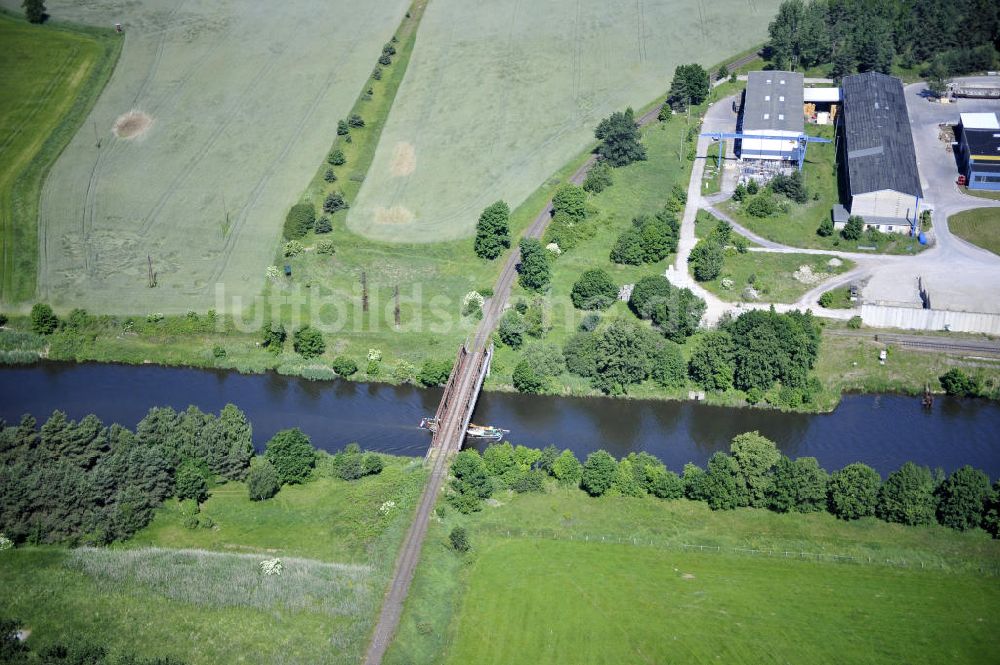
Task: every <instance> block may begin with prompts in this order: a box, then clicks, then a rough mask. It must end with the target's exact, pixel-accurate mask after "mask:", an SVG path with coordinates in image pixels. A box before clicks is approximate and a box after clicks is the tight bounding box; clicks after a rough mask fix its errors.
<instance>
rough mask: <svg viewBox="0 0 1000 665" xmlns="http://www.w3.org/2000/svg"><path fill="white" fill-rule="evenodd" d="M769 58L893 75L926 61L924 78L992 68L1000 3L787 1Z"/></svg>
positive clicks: (839, 72)
mask: <svg viewBox="0 0 1000 665" xmlns="http://www.w3.org/2000/svg"><path fill="white" fill-rule="evenodd" d="M768 34H769V36H770V40H769V41H768V44H767V55H768V57H769V58H770V60H771V61H772V62H773V63H774V66H775V67H776V68H778V69H808V68H811V67H816V66H819V65H826V64H831V65H832V71H831V74H832V75H833V76H834V78H838V79H839V78H841V77H843V76H846V75H848V74H852V73H854V72H855V71H858V72H867V71H879V72H883V73H886V74H888V73H890V71H891V69H892V66H893V64H898V65H899V66H901V67H904V68H912V67H915V66H918V65H925V67H924V70H925V75H926V73H927V72H928V71H931V70H936V71H937V72H938V73H939V75H940V73H941V72H943V75H945V76H947V75H955V74H962V73H968V72H974V71H984V70H988V69H993V68H994V66H995V64H996V62H997V60H998V57H1000V54H998V49H1000V5H998V4H997V3H996V2H992V1H991V0H954V1H953V2H941V0H883V1H882V2H869V1H867V0H809V1H806V0H785V1H784V2H782V3H781V6H780V7H779V9H778V13H777V15H776V16H775V18H774V20H773V21H772V22H771V24H770V25H769V27H768Z"/></svg>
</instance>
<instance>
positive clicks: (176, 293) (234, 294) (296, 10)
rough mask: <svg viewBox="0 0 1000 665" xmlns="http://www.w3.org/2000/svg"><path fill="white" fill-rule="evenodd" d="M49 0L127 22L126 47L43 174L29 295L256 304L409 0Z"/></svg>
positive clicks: (52, 8)
mask: <svg viewBox="0 0 1000 665" xmlns="http://www.w3.org/2000/svg"><path fill="white" fill-rule="evenodd" d="M47 4H48V10H49V12H50V13H51V14H52V16H53V19H54V20H71V21H75V22H79V23H85V24H96V25H101V26H111V25H113V24H114V23H115V22H116V21H121V22H123V24H124V28H125V40H126V42H127V44H128V46H127V48H125V49H124V51H123V56H122V58H121V61H120V62H119V64H118V67H117V68H116V70H115V75H114V76H113V77H112V79H111V81H110V82H109V84H108V86H107V87H106V88H105V90H104V92H103V93H102V95H101V96H100V99H98V101H97V103H96V105H95V106H94V108H93V110H92V111H91V113H90V115H89V117H88V118H87V119H86V121H85V122H84V123H83V125H82V127H81V128H80V131H79V132H77V134H76V136H75V137H74V138H73V139H72V141H70V143H69V145H68V146H67V147H66V149H65V151H63V153H62V155H61V156H60V157H59V159H58V160H57V161H56V163H55V165H54V166H53V167H52V170H51V172H50V174H49V176H48V178H47V180H46V186H45V188H44V190H43V192H42V198H41V204H40V216H39V225H40V228H39V233H40V236H39V237H40V243H41V247H40V251H41V252H42V254H41V256H42V257H43V258H42V261H41V263H40V265H39V281H38V294H39V296H40V297H41V298H42V299H45V300H48V301H51V302H52V303H53V304H55V305H59V306H62V307H69V306H83V307H86V308H88V309H90V310H92V311H103V312H114V313H134V314H148V313H151V312H167V313H169V312H174V313H184V312H186V311H189V310H198V311H204V310H206V309H208V308H210V307H214V308H216V309H219V310H220V311H221V310H222V309H223V307H222V306H220V301H221V305H225V306H226V307H227V308H229V307H232V308H234V309H237V310H238V309H241V308H246V307H247V306H248V305H250V304H252V301H253V298H255V297H256V296H258V295H259V294H260V292H261V290H262V288H263V285H264V280H265V268H266V267H267V266H268V265H269V264H271V263H272V262H273V261H272V258H273V252H274V247H275V244H276V241H277V239H278V237H279V235H280V229H281V220H283V219H284V216H285V213H286V212H287V210H288V208H289V206H290V205H291V204H293V203H294V202H295V200H296V198H297V197H298V194H299V193H300V192H301V189H302V186H303V184H304V183H306V182H308V181H309V178H311V177H312V175H313V173H314V172H315V169H316V165H317V163H319V162H320V161H321V160H322V159H323V157H324V155H325V154H326V151H327V150H328V148H329V146H330V142H331V140H332V139H333V137H334V136H335V135H336V126H337V121H338V120H339V119H341V118H344V117H346V116H347V114H348V111H349V110H350V108H351V105H352V104H353V103H354V100H355V99H356V97H357V95H358V93H359V91H360V90H361V87H362V85H363V84H364V83H365V81H366V80H367V79H368V76H369V74H370V73H371V71H372V68H373V67H374V66H375V64H376V60H377V59H378V57H379V54H380V52H381V48H382V45H383V44H384V43H385V42H387V41H388V40H389V39H390V37H391V36H392V34H393V31H394V30H395V28H396V27H397V25H398V24H399V21H400V19H401V18H402V16H403V14H404V12H405V11H406V8H407V5H408V3H407V2H406V0H390V1H389V2H377V3H362V4H359V3H356V2H353V1H352V0H337V1H336V2H334V3H332V4H331V3H323V2H319V1H318V0H294V1H293V2H288V3H281V5H280V6H279V5H275V4H268V5H262V6H260V7H256V8H255V9H254V11H233V9H232V8H230V7H228V6H224V5H219V4H213V3H196V4H191V3H170V4H169V5H163V3H158V2H155V1H153V0H144V1H142V2H138V3H131V2H125V1H124V0H113V1H112V2H106V3H86V4H81V3H77V2H73V1H71V0H54V1H53V2H49V3H47ZM133 112H135V114H138V115H129V114H132V113H133ZM126 118H132V120H129V121H128V122H127V123H126V124H125V125H124V126H122V125H120V124H119V125H118V129H115V127H116V123H121V122H123V121H125V119H126ZM98 143H99V144H100V147H99V148H98V147H97V145H98ZM147 257H149V259H151V262H152V270H153V271H154V272H156V282H157V286H156V288H154V289H150V288H149V279H148V270H149V266H148V262H147Z"/></svg>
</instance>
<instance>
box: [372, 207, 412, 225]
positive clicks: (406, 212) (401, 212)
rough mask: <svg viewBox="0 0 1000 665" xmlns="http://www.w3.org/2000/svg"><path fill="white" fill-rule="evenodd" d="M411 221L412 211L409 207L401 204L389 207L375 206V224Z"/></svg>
mask: <svg viewBox="0 0 1000 665" xmlns="http://www.w3.org/2000/svg"><path fill="white" fill-rule="evenodd" d="M412 221H413V213H412V212H411V211H410V209H409V208H404V207H403V206H392V207H391V208H383V207H382V206H378V207H377V208H375V223H376V224H409V223H410V222H412Z"/></svg>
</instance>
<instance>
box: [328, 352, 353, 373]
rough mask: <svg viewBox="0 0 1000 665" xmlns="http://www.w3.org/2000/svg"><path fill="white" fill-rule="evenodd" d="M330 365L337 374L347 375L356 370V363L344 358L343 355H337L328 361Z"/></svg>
mask: <svg viewBox="0 0 1000 665" xmlns="http://www.w3.org/2000/svg"><path fill="white" fill-rule="evenodd" d="M330 367H332V368H333V371H334V372H336V373H337V375H338V376H343V377H345V378H346V377H348V376H352V375H353V374H355V373H356V372H357V371H358V364H357V363H356V362H354V361H353V360H351V359H350V358H345V357H344V356H337V357H336V358H334V359H333V362H332V363H330Z"/></svg>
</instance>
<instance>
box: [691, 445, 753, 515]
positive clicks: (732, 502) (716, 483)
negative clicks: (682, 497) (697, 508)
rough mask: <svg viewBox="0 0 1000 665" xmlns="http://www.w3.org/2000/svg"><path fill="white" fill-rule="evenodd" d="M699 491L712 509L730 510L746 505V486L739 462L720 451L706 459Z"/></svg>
mask: <svg viewBox="0 0 1000 665" xmlns="http://www.w3.org/2000/svg"><path fill="white" fill-rule="evenodd" d="M701 492H702V494H703V496H704V499H705V501H707V502H708V507H709V508H711V509H712V510H732V509H734V508H739V507H740V506H745V505H747V488H746V484H745V482H744V480H743V476H742V474H741V473H740V467H739V464H738V463H737V462H736V460H735V459H733V458H732V457H730V456H729V455H727V454H726V453H724V452H722V451H718V452H716V453H714V454H713V455H712V456H711V457H710V458H709V459H708V471H707V473H706V474H705V478H704V480H703V481H702V485H701Z"/></svg>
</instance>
